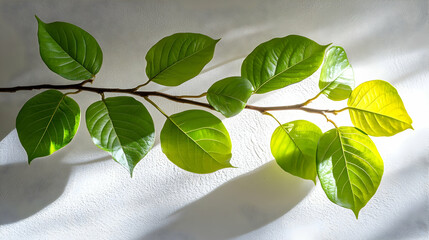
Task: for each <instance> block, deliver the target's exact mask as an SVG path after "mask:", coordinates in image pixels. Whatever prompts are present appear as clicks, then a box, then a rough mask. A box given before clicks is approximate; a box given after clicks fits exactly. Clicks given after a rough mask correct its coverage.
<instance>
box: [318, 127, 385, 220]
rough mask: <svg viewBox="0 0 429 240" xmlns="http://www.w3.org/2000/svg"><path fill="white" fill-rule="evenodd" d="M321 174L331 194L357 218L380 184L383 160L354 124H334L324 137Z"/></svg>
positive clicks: (322, 140)
mask: <svg viewBox="0 0 429 240" xmlns="http://www.w3.org/2000/svg"><path fill="white" fill-rule="evenodd" d="M317 174H318V176H319V179H320V182H321V184H322V188H323V190H324V191H325V193H326V195H327V196H328V198H329V199H330V200H331V201H332V202H334V203H335V204H338V205H340V206H342V207H345V208H348V209H351V210H353V212H354V213H355V215H356V218H357V217H358V214H359V211H360V210H361V209H362V208H363V207H364V206H365V205H366V204H367V202H368V201H369V200H370V199H371V197H372V196H373V195H374V194H375V192H376V191H377V188H378V186H379V185H380V181H381V177H382V175H383V160H382V159H381V157H380V154H379V153H378V151H377V148H376V147H375V145H374V143H373V142H372V140H371V139H370V138H369V137H368V135H366V134H364V133H362V132H361V131H359V130H358V129H356V128H353V127H340V128H339V129H336V128H334V129H331V130H329V131H328V132H326V133H324V134H323V136H322V137H321V138H320V141H319V145H318V147H317Z"/></svg>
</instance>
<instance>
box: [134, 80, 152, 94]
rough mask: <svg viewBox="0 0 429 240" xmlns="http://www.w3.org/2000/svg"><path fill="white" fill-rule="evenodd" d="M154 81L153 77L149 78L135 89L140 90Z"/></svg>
mask: <svg viewBox="0 0 429 240" xmlns="http://www.w3.org/2000/svg"><path fill="white" fill-rule="evenodd" d="M151 81H152V79H149V80H147V81H146V82H145V83H143V84H140V85H138V86H137V87H135V88H134V89H135V91H137V90H139V89H140V88H142V87H144V86H146V85H148V84H149V83H150V82H151Z"/></svg>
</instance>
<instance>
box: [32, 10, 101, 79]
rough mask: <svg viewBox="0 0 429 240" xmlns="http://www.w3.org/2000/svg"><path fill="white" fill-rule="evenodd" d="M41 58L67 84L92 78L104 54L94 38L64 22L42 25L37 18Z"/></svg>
mask: <svg viewBox="0 0 429 240" xmlns="http://www.w3.org/2000/svg"><path fill="white" fill-rule="evenodd" d="M36 18H37V22H38V25H39V31H38V32H37V36H38V38H39V48H40V56H41V57H42V59H43V61H44V62H45V64H46V65H47V66H48V68H49V69H51V70H52V71H53V72H55V73H57V74H58V75H60V76H62V77H64V78H66V79H69V80H86V79H91V78H93V77H94V76H95V75H96V74H97V73H98V71H99V70H100V68H101V64H102V62H103V52H102V51H101V48H100V46H99V45H98V43H97V41H96V40H95V38H94V37H92V36H91V35H90V34H89V33H87V32H86V31H84V30H83V29H81V28H79V27H77V26H75V25H73V24H70V23H65V22H53V23H48V24H47V23H44V22H42V20H40V19H39V18H38V17H37V16H36Z"/></svg>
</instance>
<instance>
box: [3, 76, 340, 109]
mask: <svg viewBox="0 0 429 240" xmlns="http://www.w3.org/2000/svg"><path fill="white" fill-rule="evenodd" d="M88 82H91V80H86V81H83V82H81V83H78V84H69V85H51V84H41V85H32V86H17V87H10V88H0V92H9V93H13V92H17V91H30V90H40V89H56V90H76V93H78V92H82V91H86V92H93V93H98V94H102V95H104V93H125V94H131V95H135V96H140V97H143V98H146V97H149V96H158V97H162V98H165V99H168V100H171V101H175V102H180V103H186V104H192V105H196V106H200V107H205V108H209V109H211V110H214V108H213V107H212V106H211V105H210V104H208V103H203V102H198V101H195V100H190V99H185V98H184V97H187V98H197V97H202V96H203V94H202V95H198V96H174V95H170V94H167V93H162V92H156V91H138V88H98V87H87V86H84V85H85V83H88ZM305 105H307V102H304V103H300V104H295V105H288V106H268V107H260V106H254V105H246V106H245V108H246V109H250V110H254V111H258V112H260V113H264V112H267V111H283V110H301V111H305V112H309V113H317V114H323V113H332V114H337V113H339V112H342V111H344V110H347V108H343V109H340V110H328V109H314V108H308V107H305Z"/></svg>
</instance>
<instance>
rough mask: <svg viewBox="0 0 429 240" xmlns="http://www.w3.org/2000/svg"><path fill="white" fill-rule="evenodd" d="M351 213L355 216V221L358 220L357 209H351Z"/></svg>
mask: <svg viewBox="0 0 429 240" xmlns="http://www.w3.org/2000/svg"><path fill="white" fill-rule="evenodd" d="M353 213H354V214H355V217H356V220H358V218H359V209H353Z"/></svg>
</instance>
